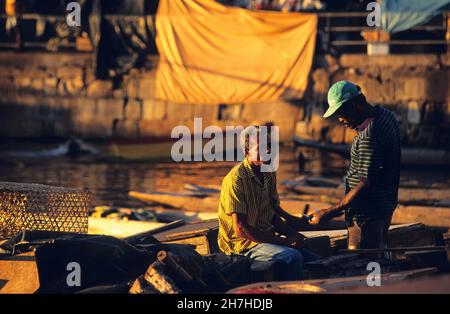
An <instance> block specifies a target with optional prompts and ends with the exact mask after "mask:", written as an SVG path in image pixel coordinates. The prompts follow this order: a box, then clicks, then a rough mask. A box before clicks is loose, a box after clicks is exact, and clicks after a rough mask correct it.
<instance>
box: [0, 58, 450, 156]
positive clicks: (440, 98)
mask: <svg viewBox="0 0 450 314" xmlns="http://www.w3.org/2000/svg"><path fill="white" fill-rule="evenodd" d="M157 62H158V58H157V57H152V58H149V62H148V66H147V67H146V68H145V69H140V70H137V69H133V70H132V71H131V72H130V73H129V75H128V76H127V77H125V78H124V81H123V82H122V83H121V84H120V85H119V86H113V82H110V81H97V80H95V77H94V75H93V73H92V58H91V55H90V54H83V53H70V54H69V53H38V52H33V53H14V52H1V53H0V95H1V98H0V137H15V138H17V137H22V138H33V137H62V138H67V137H72V136H80V137H84V138H109V137H112V136H114V137H131V138H136V137H148V136H170V133H171V130H172V128H173V127H174V126H176V125H180V124H182V125H188V126H190V127H192V126H193V121H194V117H202V118H203V127H205V126H206V125H218V126H225V125H242V126H245V125H248V124H250V123H264V122H273V123H274V124H275V125H279V126H280V132H281V134H280V137H281V139H282V140H284V141H286V140H290V139H291V138H292V136H293V135H294V134H296V135H298V136H300V137H302V138H304V139H309V140H316V141H321V142H328V143H343V142H347V143H348V142H350V141H351V139H352V137H353V135H354V134H353V133H352V132H350V131H349V130H345V129H344V128H343V127H342V126H340V125H338V124H337V123H335V122H334V121H328V120H325V119H323V118H322V114H323V112H324V110H325V109H326V93H327V91H328V88H329V87H330V85H331V84H332V83H333V82H336V81H338V80H342V79H347V80H352V81H354V82H356V83H357V84H359V85H360V86H361V87H362V90H363V92H364V93H365V95H366V96H367V98H368V100H369V101H370V102H371V103H374V104H381V105H386V106H387V107H388V108H390V109H392V110H393V111H394V113H395V114H396V116H397V118H398V120H399V121H400V123H401V128H402V134H403V142H404V145H407V146H427V147H439V148H442V147H443V146H445V147H447V148H448V146H449V145H450V144H449V143H450V141H449V140H450V133H449V125H450V124H449V122H450V95H449V87H450V86H449V77H448V75H449V72H448V70H449V66H450V56H448V55H442V56H438V55H412V54H410V55H389V56H367V55H358V54H354V55H342V56H341V57H340V58H333V57H331V56H328V55H327V56H316V58H315V65H314V69H313V71H312V73H311V80H310V84H309V88H308V91H307V93H306V95H305V98H304V99H303V100H302V101H301V102H298V103H296V104H295V103H291V102H285V101H279V102H276V103H266V104H255V105H226V104H223V105H208V104H196V105H180V104H176V103H171V102H162V101H158V100H155V94H154V92H155V88H154V85H155V67H156V65H157Z"/></svg>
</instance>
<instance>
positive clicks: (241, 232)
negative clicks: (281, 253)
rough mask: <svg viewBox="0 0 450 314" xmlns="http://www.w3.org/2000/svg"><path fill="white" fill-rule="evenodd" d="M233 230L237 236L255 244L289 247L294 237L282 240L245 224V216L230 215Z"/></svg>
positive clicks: (273, 234) (273, 233)
mask: <svg viewBox="0 0 450 314" xmlns="http://www.w3.org/2000/svg"><path fill="white" fill-rule="evenodd" d="M231 217H232V219H233V228H234V230H235V231H236V233H237V235H238V236H240V237H242V238H245V239H248V240H250V241H253V242H257V243H272V244H279V245H290V244H291V243H293V242H295V240H296V239H295V238H294V237H287V238H283V237H280V236H278V235H276V234H275V232H269V231H261V230H258V229H257V228H254V227H252V226H250V225H249V224H248V222H247V215H244V214H238V213H232V214H231Z"/></svg>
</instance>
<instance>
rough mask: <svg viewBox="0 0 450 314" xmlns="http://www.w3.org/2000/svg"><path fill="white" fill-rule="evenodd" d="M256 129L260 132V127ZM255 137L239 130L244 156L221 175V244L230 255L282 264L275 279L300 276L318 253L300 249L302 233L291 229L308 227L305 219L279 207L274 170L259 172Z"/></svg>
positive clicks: (293, 278) (261, 162)
mask: <svg viewBox="0 0 450 314" xmlns="http://www.w3.org/2000/svg"><path fill="white" fill-rule="evenodd" d="M246 130H247V129H246ZM255 130H256V133H257V134H258V135H259V130H260V128H259V127H255ZM258 138H259V136H249V134H248V132H246V131H243V132H242V133H241V146H243V148H244V151H245V159H244V160H243V161H242V162H241V163H239V164H238V165H236V166H235V167H234V168H233V169H232V170H231V171H230V172H229V173H228V174H227V176H226V177H225V178H224V179H223V182H222V189H221V194H220V201H219V212H218V217H219V236H218V244H219V248H220V250H221V251H222V252H224V253H225V254H228V255H229V254H240V255H245V256H248V257H249V258H250V259H252V260H255V261H267V262H276V264H278V265H280V264H281V265H280V266H281V267H280V269H282V270H283V272H282V274H279V276H280V278H279V279H280V280H297V279H300V278H301V274H302V269H303V263H305V262H308V261H311V260H314V259H316V258H317V256H316V255H315V254H313V253H312V252H309V251H307V250H305V249H303V247H304V245H305V238H304V236H302V235H301V234H300V233H298V232H297V231H298V230H295V229H294V228H293V226H296V227H297V228H298V227H302V226H304V227H307V225H309V223H308V222H307V220H306V219H301V218H299V217H294V216H292V215H290V214H288V213H286V212H285V211H284V210H283V209H281V207H280V201H279V198H278V193H277V187H276V174H275V172H262V171H261V166H262V165H263V161H261V158H260V156H261V155H260V152H259V140H258ZM269 140H270V139H269ZM268 146H270V145H268ZM267 151H270V149H269V150H267ZM266 162H267V161H266Z"/></svg>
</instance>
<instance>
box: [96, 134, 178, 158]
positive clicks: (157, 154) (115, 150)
mask: <svg viewBox="0 0 450 314" xmlns="http://www.w3.org/2000/svg"><path fill="white" fill-rule="evenodd" d="M173 143H174V140H173V139H171V138H169V137H143V138H134V139H126V138H123V139H111V140H108V141H106V142H104V143H102V144H97V146H98V148H99V150H100V151H101V153H102V154H103V155H104V156H106V157H109V158H121V159H127V160H166V159H167V160H169V158H170V157H171V149H172V145H173Z"/></svg>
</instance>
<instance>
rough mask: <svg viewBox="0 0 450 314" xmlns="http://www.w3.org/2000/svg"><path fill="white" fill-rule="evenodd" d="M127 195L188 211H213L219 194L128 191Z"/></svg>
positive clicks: (216, 205) (146, 201) (215, 208)
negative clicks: (204, 195) (199, 195)
mask: <svg viewBox="0 0 450 314" xmlns="http://www.w3.org/2000/svg"><path fill="white" fill-rule="evenodd" d="M128 196H129V197H131V198H135V199H138V200H141V201H143V202H145V203H153V204H161V205H165V206H170V207H173V208H177V209H181V210H188V211H198V212H201V211H214V210H217V207H218V204H219V195H218V194H214V195H213V196H209V197H203V198H202V197H198V196H196V195H195V194H194V195H193V194H192V193H184V194H183V193H179V194H176V193H142V192H135V191H130V192H129V193H128Z"/></svg>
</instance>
